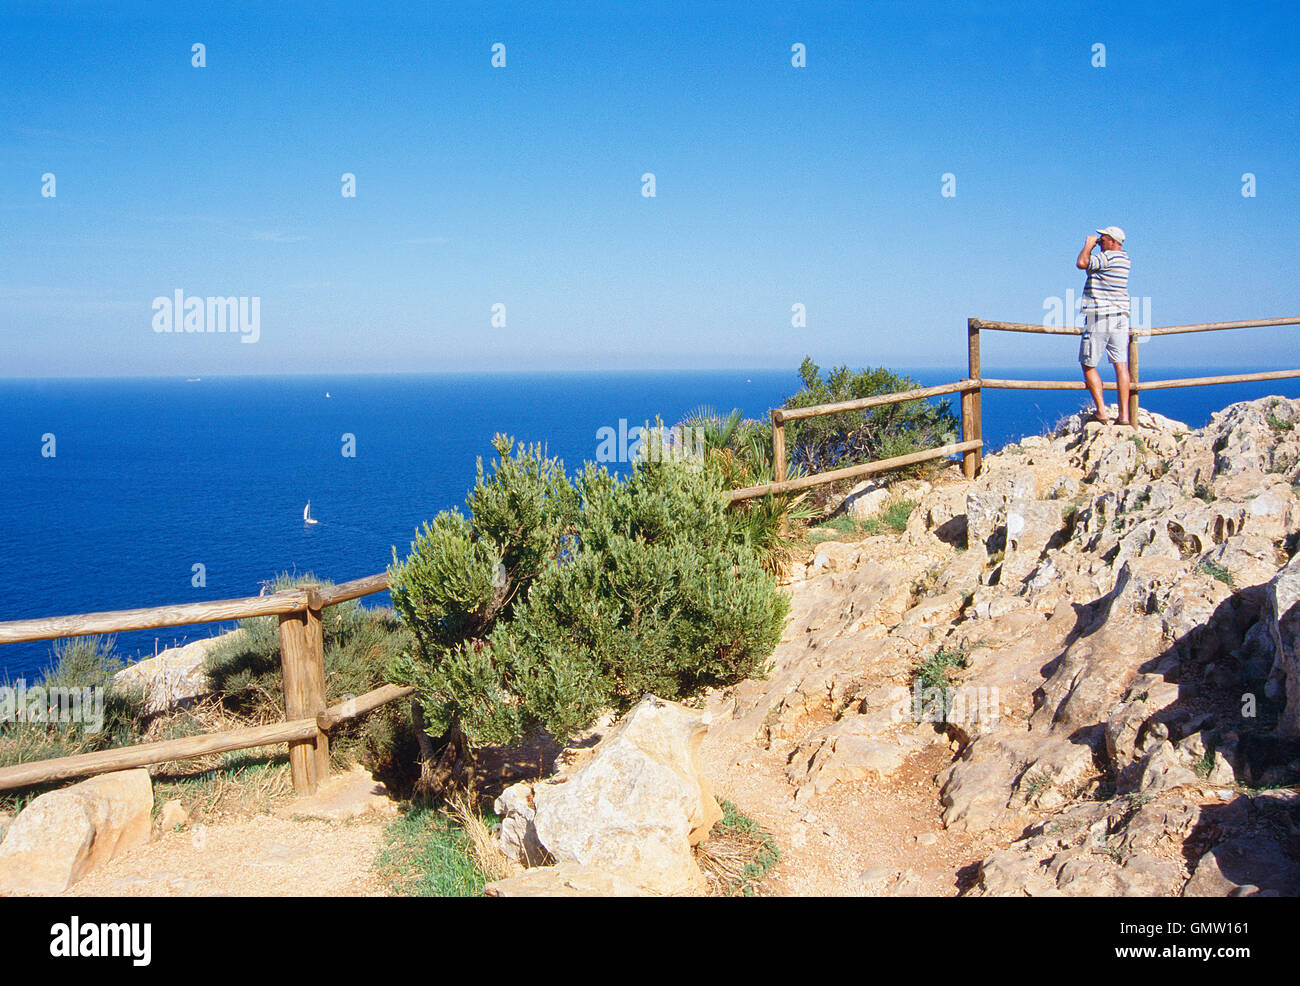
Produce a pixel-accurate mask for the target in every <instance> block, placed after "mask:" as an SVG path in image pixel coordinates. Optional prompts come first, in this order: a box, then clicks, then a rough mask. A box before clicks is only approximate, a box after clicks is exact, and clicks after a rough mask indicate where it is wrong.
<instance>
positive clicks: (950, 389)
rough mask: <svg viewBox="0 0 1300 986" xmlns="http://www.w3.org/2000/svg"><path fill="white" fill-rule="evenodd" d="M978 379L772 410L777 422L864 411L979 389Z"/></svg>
mask: <svg viewBox="0 0 1300 986" xmlns="http://www.w3.org/2000/svg"><path fill="white" fill-rule="evenodd" d="M979 386H980V382H979V381H978V380H958V381H957V382H956V383H945V384H939V385H938V386H936V387H919V388H917V389H916V390H900V391H898V392H896V393H893V394H876V395H875V396H873V397H859V398H857V399H856V400H851V401H839V402H837V403H834V404H814V405H812V406H811V407H790V408H777V409H776V410H774V411H773V412H772V420H773V421H774V422H775V423H776V424H784V423H785V422H789V421H798V420H799V419H801V418H815V417H820V416H821V415H823V414H841V413H843V412H845V411H863V410H866V409H867V408H869V407H881V406H883V405H886V404H902V403H903V402H905V401H915V400H920V399H922V398H925V397H937V396H939V395H940V394H957V393H961V392H962V391H966V390H978V389H979Z"/></svg>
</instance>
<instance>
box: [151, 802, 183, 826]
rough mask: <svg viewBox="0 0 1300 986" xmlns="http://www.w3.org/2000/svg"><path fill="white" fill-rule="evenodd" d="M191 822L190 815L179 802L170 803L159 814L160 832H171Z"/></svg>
mask: <svg viewBox="0 0 1300 986" xmlns="http://www.w3.org/2000/svg"><path fill="white" fill-rule="evenodd" d="M189 820H190V813H189V812H188V811H186V810H185V808H184V806H183V805H182V804H181V803H180V802H179V801H174V800H173V801H168V802H167V803H165V804H164V805H163V806H162V810H161V811H159V812H158V831H160V832H171V831H173V830H175V829H177V828H180V827H182V826H184V825H185V823H186V822H188V821H189Z"/></svg>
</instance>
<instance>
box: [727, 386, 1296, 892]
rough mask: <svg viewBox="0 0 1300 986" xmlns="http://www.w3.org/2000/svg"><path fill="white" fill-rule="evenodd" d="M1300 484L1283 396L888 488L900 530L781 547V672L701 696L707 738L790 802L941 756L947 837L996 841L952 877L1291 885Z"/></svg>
mask: <svg viewBox="0 0 1300 986" xmlns="http://www.w3.org/2000/svg"><path fill="white" fill-rule="evenodd" d="M1297 484H1300V401H1292V400H1286V399H1282V398H1266V399H1263V400H1259V401H1254V402H1249V403H1243V404H1237V405H1233V406H1231V407H1229V408H1227V409H1225V410H1224V411H1222V412H1220V413H1218V414H1216V415H1214V417H1213V420H1212V421H1211V423H1210V424H1209V425H1208V426H1207V427H1206V428H1204V429H1201V430H1197V431H1192V430H1189V429H1188V428H1187V427H1186V426H1184V425H1182V424H1179V423H1177V422H1174V421H1171V420H1168V419H1166V418H1162V417H1160V416H1158V415H1152V414H1149V413H1145V412H1144V413H1143V414H1142V415H1141V418H1140V421H1139V427H1138V428H1136V429H1129V428H1121V427H1117V426H1109V427H1108V426H1101V425H1097V424H1092V423H1085V422H1084V421H1083V420H1082V418H1081V417H1076V418H1074V419H1071V420H1068V421H1066V422H1065V423H1064V424H1063V425H1062V426H1061V427H1060V428H1059V429H1058V431H1057V432H1056V433H1055V434H1053V435H1051V436H1045V437H1036V438H1028V439H1026V440H1024V441H1023V442H1021V443H1020V444H1019V445H1018V446H1012V447H1009V448H1007V449H1004V450H1002V451H1001V452H999V453H998V454H995V455H990V456H988V457H987V458H986V459H985V460H984V468H983V470H982V472H981V475H980V476H979V477H977V478H976V479H975V480H974V481H966V480H965V479H963V478H961V477H960V474H959V473H958V472H957V471H956V470H955V469H953V470H952V471H951V472H950V473H949V474H947V475H945V476H944V477H943V478H942V479H941V480H940V481H938V482H935V483H933V484H918V483H916V482H913V483H911V484H907V485H906V486H904V487H902V488H901V489H900V488H899V486H898V485H897V484H896V486H895V488H894V489H893V490H891V495H892V496H894V497H897V496H899V495H900V493H901V494H902V495H906V496H909V497H910V498H912V499H916V500H917V506H916V508H915V510H914V511H913V512H912V515H911V519H910V521H909V523H908V527H907V530H906V532H905V533H903V534H902V535H885V536H880V537H873V538H868V539H866V540H865V541H862V542H858V543H826V544H822V545H820V546H819V547H817V548H816V549H815V552H814V554H813V556H812V557H811V558H809V559H808V563H807V564H806V565H801V566H796V571H795V572H794V573H793V575H792V578H791V585H790V591H791V594H792V603H793V605H792V613H791V618H790V621H789V623H788V625H787V628H786V632H785V636H784V638H783V639H782V642H781V644H780V645H779V647H778V649H777V652H776V654H775V656H774V663H773V669H772V673H771V675H770V676H769V677H768V678H767V679H766V680H762V681H748V682H745V683H743V684H742V685H741V686H739V687H737V688H735V689H731V690H729V691H728V692H726V693H725V694H720V695H715V696H714V697H713V699H712V701H711V706H712V708H713V709H714V711H715V715H716V716H717V718H718V720H721V721H716V720H715V725H714V726H713V729H712V731H711V737H710V741H709V742H710V743H711V744H713V745H714V746H715V747H716V746H718V745H719V744H721V745H724V746H725V745H726V744H727V743H733V744H740V745H744V744H751V745H753V746H756V747H757V748H759V749H760V750H761V751H763V753H764V755H765V756H770V755H776V756H779V757H780V758H782V760H783V761H784V763H785V768H784V770H785V782H786V783H787V784H788V787H789V792H788V793H789V797H790V799H791V802H792V806H793V807H794V808H795V809H796V810H803V808H804V807H807V808H808V809H810V810H815V809H816V806H817V804H818V802H819V799H822V798H824V797H827V796H828V795H829V794H830V793H832V792H835V791H838V792H839V793H840V794H841V795H842V794H844V793H845V791H850V792H852V791H853V786H854V785H858V787H859V788H861V790H860V791H859V792H857V793H854V795H853V796H854V797H855V798H860V807H861V810H862V811H863V812H871V811H876V810H879V806H878V805H873V803H872V801H871V799H872V797H873V796H878V795H879V790H880V786H881V784H882V782H885V781H887V780H888V779H889V778H890V777H891V776H892V775H894V774H895V773H897V772H898V771H900V770H902V769H903V768H904V767H905V765H908V764H912V763H915V762H917V760H918V758H919V757H921V756H922V755H923V754H926V753H927V751H928V752H929V753H930V754H931V755H933V754H936V753H941V755H942V756H941V759H940V761H938V763H939V769H938V770H937V772H931V774H930V775H929V776H930V777H931V778H932V783H931V789H932V791H933V795H934V797H935V798H937V799H938V800H939V806H938V807H939V809H940V811H941V820H942V825H943V827H944V830H945V834H951V835H954V836H955V835H957V834H960V833H964V832H976V831H978V832H1001V833H1005V837H1004V838H1002V839H1001V841H1000V843H998V845H1000V846H1001V848H996V849H995V850H994V851H992V852H991V853H990V854H988V855H987V856H985V857H983V858H982V859H980V860H979V861H978V862H977V864H976V865H973V866H970V867H967V872H965V873H961V874H953V880H954V882H955V885H956V886H957V887H958V888H959V889H960V890H962V892H965V893H968V894H987V895H1002V894H1032V895H1101V894H1144V895H1146V894H1153V895H1179V894H1182V895H1188V896H1192V895H1201V894H1209V895H1222V894H1229V893H1232V894H1239V895H1240V894H1295V893H1300V864H1298V863H1297V860H1300V795H1297V791H1296V788H1295V784H1296V783H1297V780H1298V779H1300V657H1298V655H1297V646H1298V643H1297V642H1298V639H1300V634H1298V633H1297V628H1298V627H1300V606H1297V600H1300V557H1297V556H1296V547H1297V532H1298V531H1300V498H1298V497H1297V490H1300V486H1298V485H1297ZM882 499H883V497H881V496H874V497H873V496H871V491H870V490H861V491H859V492H858V494H856V495H855V496H854V497H852V498H850V501H849V504H848V509H855V508H856V509H874V508H875V507H878V506H879V504H880V502H881V500H882ZM868 505H871V506H868ZM728 756H731V755H730V754H728ZM735 759H736V758H734V757H732V760H735ZM741 760H743V757H742V758H741ZM736 762H740V761H736ZM927 762H930V763H933V762H935V761H933V760H930V761H927ZM719 782H720V783H721V780H720V781H719ZM872 785H875V787H874V788H872ZM873 791H874V792H875V793H874V794H873ZM898 862H899V865H900V866H902V867H906V866H907V865H908V861H907V860H899V861H898ZM908 882H909V881H908V879H907V878H906V874H905V872H904V874H903V875H902V877H900V878H899V879H896V880H894V881H893V883H892V884H891V886H893V887H894V888H895V890H897V888H898V887H900V886H904V887H905V886H906V885H907V884H908ZM885 892H888V891H885Z"/></svg>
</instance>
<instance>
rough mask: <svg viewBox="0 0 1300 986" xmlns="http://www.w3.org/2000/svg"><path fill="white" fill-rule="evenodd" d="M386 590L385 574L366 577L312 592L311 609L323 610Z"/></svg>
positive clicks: (386, 575)
mask: <svg viewBox="0 0 1300 986" xmlns="http://www.w3.org/2000/svg"><path fill="white" fill-rule="evenodd" d="M386 589H388V573H387V572H380V573H379V574H378V575H367V576H366V577H365V578H363V579H353V580H352V581H351V582H342V583H340V584H338V585H334V586H329V587H327V588H323V589H314V590H312V593H311V603H312V607H311V608H312V609H324V608H325V607H326V606H333V605H335V604H336V603H345V602H348V601H349V600H352V599H360V598H361V597H362V596H369V595H372V594H374V593H376V592H384V591H385V590H386Z"/></svg>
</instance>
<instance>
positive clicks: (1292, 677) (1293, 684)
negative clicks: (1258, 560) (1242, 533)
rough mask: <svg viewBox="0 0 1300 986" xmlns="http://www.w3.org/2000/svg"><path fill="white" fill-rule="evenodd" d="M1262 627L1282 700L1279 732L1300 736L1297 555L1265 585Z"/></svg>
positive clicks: (1299, 568) (1299, 566)
mask: <svg viewBox="0 0 1300 986" xmlns="http://www.w3.org/2000/svg"><path fill="white" fill-rule="evenodd" d="M1264 598H1265V600H1266V608H1265V612H1264V620H1263V623H1264V626H1265V628H1266V629H1267V631H1268V636H1269V641H1270V642H1271V644H1272V646H1273V667H1272V671H1271V673H1270V680H1271V681H1272V682H1273V683H1274V686H1275V694H1279V695H1284V696H1285V704H1284V705H1283V708H1282V716H1281V718H1280V720H1279V722H1278V729H1279V730H1280V731H1281V732H1282V733H1283V734H1284V735H1286V736H1293V737H1296V736H1300V554H1297V555H1296V556H1295V557H1294V558H1292V559H1291V560H1290V561H1289V562H1288V563H1287V564H1286V566H1285V567H1284V568H1282V570H1281V571H1279V572H1278V573H1277V575H1275V576H1274V577H1273V578H1272V579H1271V580H1270V581H1269V583H1268V588H1267V590H1266V593H1265V597H1264Z"/></svg>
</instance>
